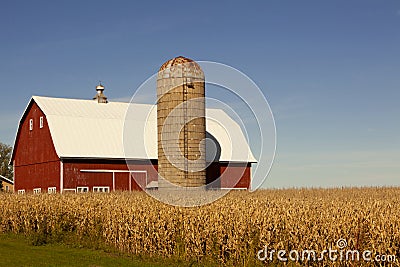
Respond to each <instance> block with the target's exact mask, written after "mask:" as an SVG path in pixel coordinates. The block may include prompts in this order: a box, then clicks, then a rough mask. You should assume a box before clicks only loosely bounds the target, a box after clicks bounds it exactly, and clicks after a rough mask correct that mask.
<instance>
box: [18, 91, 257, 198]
mask: <svg viewBox="0 0 400 267" xmlns="http://www.w3.org/2000/svg"><path fill="white" fill-rule="evenodd" d="M127 111H129V112H127ZM206 113H207V121H206V128H207V137H209V139H208V140H207V157H208V158H207V160H208V162H209V163H208V164H209V165H208V167H207V184H208V186H209V187H212V188H243V189H244V188H246V189H248V188H250V185H251V163H252V162H255V159H254V157H253V155H252V153H251V151H250V148H249V146H248V143H247V141H246V138H245V137H244V135H243V132H242V131H241V128H240V126H239V125H238V124H237V123H236V122H235V121H234V120H232V119H231V118H230V117H229V116H228V115H227V114H226V113H225V112H224V111H222V110H219V109H207V111H206ZM127 114H128V115H127ZM208 117H210V118H212V119H208ZM208 154H210V156H209V155H208ZM11 162H12V164H13V166H14V181H15V184H14V187H15V192H18V193H24V192H28V191H30V192H32V191H33V192H34V193H40V192H42V193H43V192H48V193H55V192H61V193H62V192H68V191H73V192H86V191H94V192H99V191H100V192H110V191H115V190H145V189H154V188H157V180H158V173H157V118H156V106H154V105H147V104H129V103H121V102H109V103H99V102H98V101H92V100H78V99H63V98H49V97H38V96H34V97H32V99H31V100H30V102H29V103H28V106H27V108H26V110H25V112H24V113H23V115H22V118H21V120H20V123H19V127H18V131H17V135H16V139H15V143H14V150H13V154H12V159H11ZM232 177H233V178H232ZM235 177H236V178H235Z"/></svg>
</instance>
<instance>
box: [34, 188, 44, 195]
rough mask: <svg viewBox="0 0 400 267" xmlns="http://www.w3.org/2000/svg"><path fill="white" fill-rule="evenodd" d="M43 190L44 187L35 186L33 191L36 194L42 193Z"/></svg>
mask: <svg viewBox="0 0 400 267" xmlns="http://www.w3.org/2000/svg"><path fill="white" fill-rule="evenodd" d="M41 192H42V188H34V189H33V193H34V194H35V195H37V194H40V193H41Z"/></svg>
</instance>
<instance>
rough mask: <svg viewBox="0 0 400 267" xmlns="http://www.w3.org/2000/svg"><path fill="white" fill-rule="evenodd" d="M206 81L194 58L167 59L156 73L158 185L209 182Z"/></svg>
mask: <svg viewBox="0 0 400 267" xmlns="http://www.w3.org/2000/svg"><path fill="white" fill-rule="evenodd" d="M204 97H205V81H204V73H203V71H202V70H201V67H200V66H199V65H198V64H197V63H196V62H194V61H193V60H191V59H188V58H185V57H181V56H180V57H176V58H173V59H171V60H168V61H167V62H165V63H164V64H163V65H162V66H161V68H160V70H159V72H158V76H157V131H158V173H159V188H160V189H163V188H173V187H175V186H181V187H199V186H203V185H205V183H206V172H205V166H206V160H205V154H206V153H205V150H206V147H205V137H206V136H205V135H206V125H205V98H204Z"/></svg>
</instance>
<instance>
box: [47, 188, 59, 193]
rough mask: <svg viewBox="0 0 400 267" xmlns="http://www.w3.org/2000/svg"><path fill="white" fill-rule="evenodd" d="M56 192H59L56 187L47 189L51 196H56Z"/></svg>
mask: <svg viewBox="0 0 400 267" xmlns="http://www.w3.org/2000/svg"><path fill="white" fill-rule="evenodd" d="M56 192H57V189H56V188H55V187H49V188H47V193H49V194H55V193H56Z"/></svg>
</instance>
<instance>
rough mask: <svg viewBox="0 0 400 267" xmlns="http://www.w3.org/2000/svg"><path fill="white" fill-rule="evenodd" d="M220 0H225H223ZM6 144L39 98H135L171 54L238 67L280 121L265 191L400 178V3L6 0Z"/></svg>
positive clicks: (0, 73) (0, 70)
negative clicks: (101, 94)
mask: <svg viewBox="0 0 400 267" xmlns="http://www.w3.org/2000/svg"><path fill="white" fill-rule="evenodd" d="M214 2H217V3H214ZM0 33H1V34H0V84H1V93H2V94H1V95H2V98H1V99H2V101H1V105H0V119H1V128H0V141H2V142H5V143H8V144H12V142H13V139H14V135H15V131H16V127H17V124H18V120H19V117H20V115H21V113H22V112H23V110H24V108H25V106H26V104H27V102H28V101H29V99H30V97H31V96H32V95H44V96H54V97H69V98H83V99H88V98H91V97H93V96H94V93H95V91H94V87H95V85H96V83H97V82H98V80H102V81H104V84H105V85H106V95H107V96H108V97H109V98H111V99H118V98H124V97H127V96H130V95H132V93H133V92H134V90H135V89H136V88H137V87H138V86H139V85H140V84H141V83H142V82H143V81H145V80H146V79H147V78H148V77H149V76H150V75H152V74H154V72H155V71H156V70H157V69H158V68H159V66H160V65H161V64H162V63H163V62H164V61H166V60H167V59H169V58H172V57H175V56H178V55H184V56H187V57H190V58H193V59H195V60H209V61H217V62H221V63H225V64H227V65H230V66H233V67H235V68H237V69H239V70H241V71H243V72H244V73H246V74H247V75H248V76H249V77H250V78H252V79H253V80H254V81H255V82H256V83H257V84H258V85H259V87H260V88H261V89H262V90H263V92H264V94H265V95H266V97H267V99H268V101H269V103H270V106H271V108H272V111H273V113H274V115H275V120H276V126H277V138H278V144H277V154H276V161H275V163H274V166H273V168H272V170H271V173H270V176H269V177H268V179H267V180H266V182H265V184H264V186H266V187H300V186H307V187H320V186H322V187H327V186H367V185H379V186H384V185H400V164H399V162H400V124H399V117H400V116H399V115H400V105H399V99H400V75H399V73H400V2H399V1H369V0H359V1H341V0H337V1H260V2H251V3H247V2H244V1H243V2H237V3H236V2H234V3H232V2H231V1H226V2H223V1H219V2H218V1H210V2H207V1H203V2H198V3H197V4H196V5H194V4H189V3H188V2H187V1H182V2H173V1H161V2H155V1H141V2H140V3H135V2H134V1H114V2H111V1H2V2H1V4H0Z"/></svg>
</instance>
